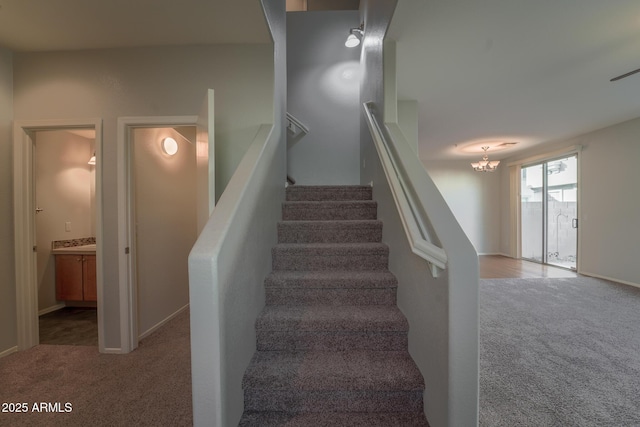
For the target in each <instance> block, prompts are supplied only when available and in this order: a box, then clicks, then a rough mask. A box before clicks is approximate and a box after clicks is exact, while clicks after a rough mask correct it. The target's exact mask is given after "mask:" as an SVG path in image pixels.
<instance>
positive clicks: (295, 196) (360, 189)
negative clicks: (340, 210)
mask: <svg viewBox="0 0 640 427" xmlns="http://www.w3.org/2000/svg"><path fill="white" fill-rule="evenodd" d="M371 198H372V188H371V187H370V186H364V185H340V186H338V185H293V186H289V187H287V190H286V200H287V201H304V200H316V201H319V200H371Z"/></svg>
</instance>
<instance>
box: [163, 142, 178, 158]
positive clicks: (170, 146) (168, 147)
mask: <svg viewBox="0 0 640 427" xmlns="http://www.w3.org/2000/svg"><path fill="white" fill-rule="evenodd" d="M162 151H164V152H165V153H167V154H168V155H170V156H173V155H174V154H176V153H177V152H178V143H177V142H176V140H175V139H173V138H165V139H163V140H162Z"/></svg>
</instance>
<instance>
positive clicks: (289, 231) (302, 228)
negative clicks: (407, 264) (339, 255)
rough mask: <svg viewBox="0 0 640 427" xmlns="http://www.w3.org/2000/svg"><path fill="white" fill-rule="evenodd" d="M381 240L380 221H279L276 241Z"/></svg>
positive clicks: (339, 241) (353, 241)
mask: <svg viewBox="0 0 640 427" xmlns="http://www.w3.org/2000/svg"><path fill="white" fill-rule="evenodd" d="M380 241H382V221H378V220H360V221H281V222H279V223H278V243H355V242H361V243H364V242H380Z"/></svg>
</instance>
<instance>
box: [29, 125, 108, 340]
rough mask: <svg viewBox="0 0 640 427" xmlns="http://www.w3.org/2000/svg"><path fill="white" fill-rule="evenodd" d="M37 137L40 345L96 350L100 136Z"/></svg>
mask: <svg viewBox="0 0 640 427" xmlns="http://www.w3.org/2000/svg"><path fill="white" fill-rule="evenodd" d="M32 138H33V142H34V152H33V167H34V169H33V171H34V191H35V194H34V195H35V236H36V245H35V252H36V264H37V273H36V280H37V304H38V327H39V337H40V344H50V345H83V346H96V347H97V346H98V315H97V300H98V292H97V267H96V175H95V152H96V144H95V141H96V131H95V129H94V128H66V129H65V128H61V129H52V130H38V131H35V132H33V134H32Z"/></svg>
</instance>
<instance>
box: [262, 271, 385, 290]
mask: <svg viewBox="0 0 640 427" xmlns="http://www.w3.org/2000/svg"><path fill="white" fill-rule="evenodd" d="M265 287H273V288H320V289H335V288H346V289H348V288H351V289H355V288H397V287H398V280H397V279H396V277H395V276H394V275H393V274H392V273H391V272H390V271H388V270H372V271H366V270H363V271H358V270H328V271H321V270H320V271H288V270H276V271H272V272H271V273H270V274H269V275H268V276H267V278H266V279H265Z"/></svg>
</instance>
